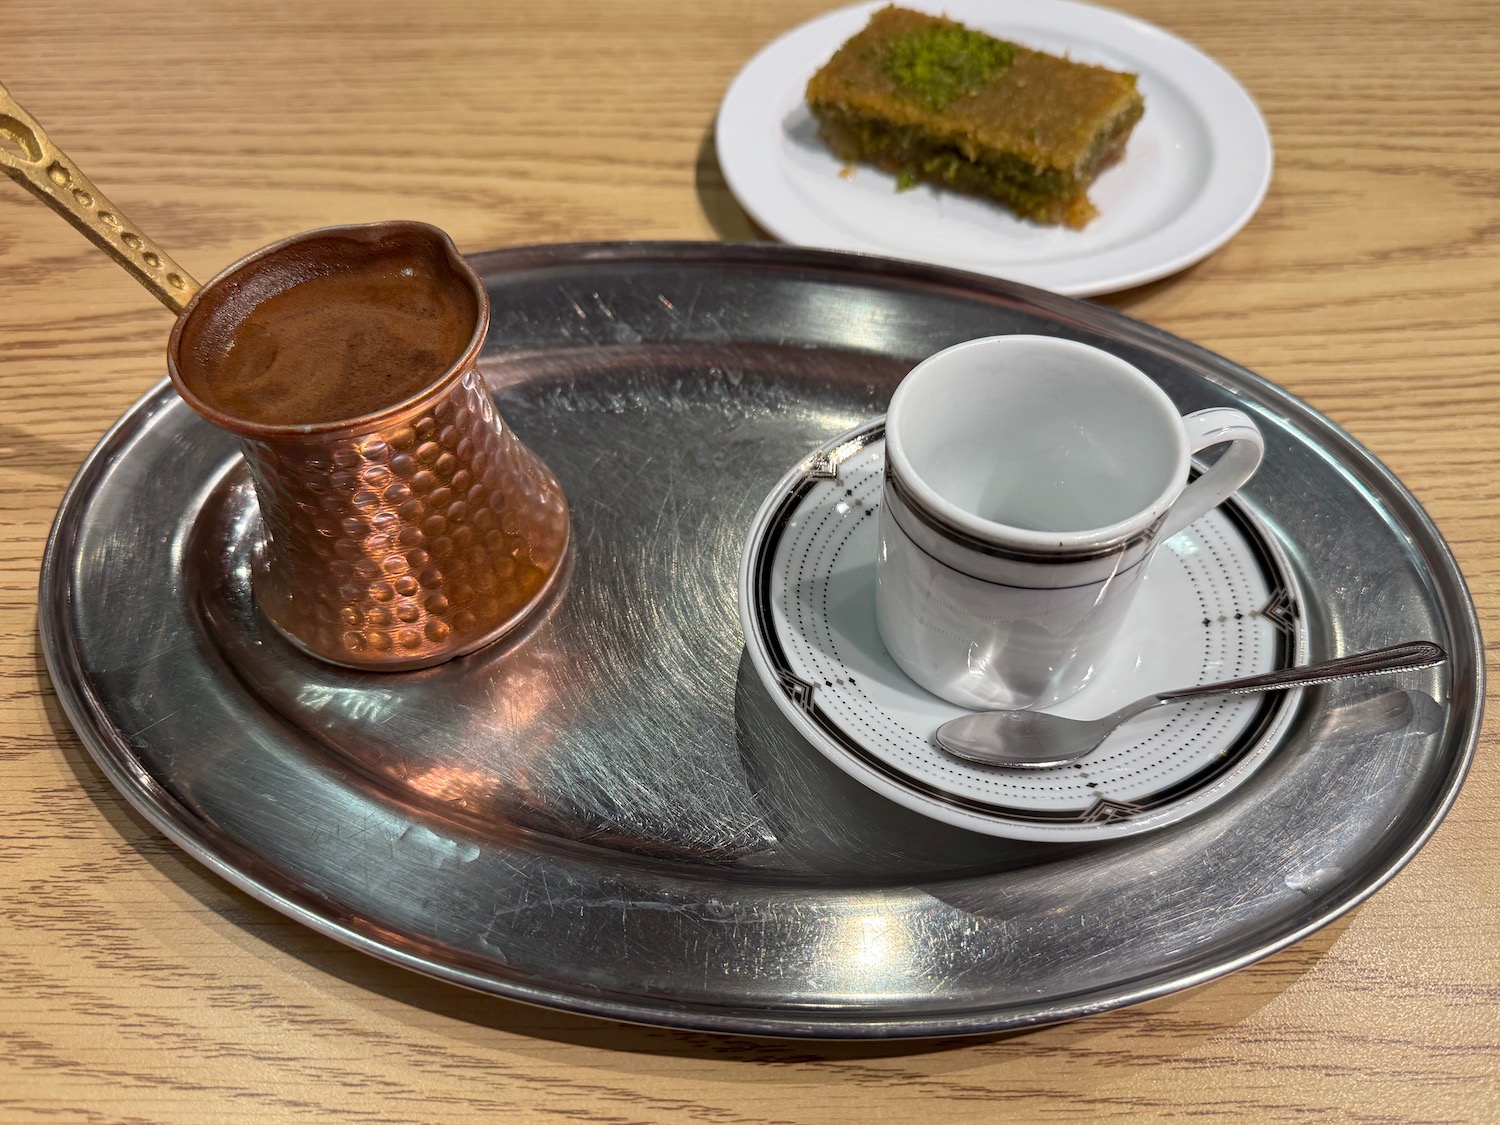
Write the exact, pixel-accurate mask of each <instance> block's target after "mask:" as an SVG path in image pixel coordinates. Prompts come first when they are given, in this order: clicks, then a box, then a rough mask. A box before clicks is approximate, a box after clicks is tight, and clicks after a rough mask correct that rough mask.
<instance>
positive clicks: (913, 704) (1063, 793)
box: [740, 419, 1307, 842]
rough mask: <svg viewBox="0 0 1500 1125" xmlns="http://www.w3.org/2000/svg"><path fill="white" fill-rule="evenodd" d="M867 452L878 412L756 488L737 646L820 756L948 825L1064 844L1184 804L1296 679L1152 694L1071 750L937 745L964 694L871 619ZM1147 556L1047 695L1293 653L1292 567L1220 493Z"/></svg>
mask: <svg viewBox="0 0 1500 1125" xmlns="http://www.w3.org/2000/svg"><path fill="white" fill-rule="evenodd" d="M884 467H885V440H884V420H883V419H882V420H880V421H877V422H873V423H868V424H866V425H864V426H862V427H860V428H859V429H857V430H854V431H851V433H849V434H847V435H844V436H843V437H840V438H838V439H835V440H834V441H832V442H830V443H828V444H827V445H825V446H823V447H822V448H821V450H819V451H818V453H815V454H814V455H813V456H812V457H810V458H809V459H807V460H806V461H804V462H802V463H801V464H800V465H798V466H797V467H796V468H795V469H793V470H792V471H791V472H790V473H788V474H787V476H786V477H784V478H783V479H782V480H781V482H780V483H779V484H778V485H777V486H776V488H775V489H774V490H773V491H772V493H771V495H770V496H769V497H767V499H766V502H765V503H764V504H763V505H762V507H761V509H760V512H759V514H758V515H757V516H756V520H755V523H754V525H753V528H752V530H751V534H750V538H749V540H748V542H747V544H746V548H745V556H744V561H743V564H742V566H741V571H740V617H741V621H742V623H743V625H744V629H745V638H746V647H747V649H748V651H749V653H750V658H751V662H752V663H753V664H754V666H755V669H756V671H757V672H758V673H759V675H760V677H761V679H762V681H763V682H764V683H765V685H766V687H767V690H768V691H769V692H770V693H771V696H772V698H774V699H775V700H776V702H777V705H778V706H779V707H780V708H781V710H782V711H783V713H785V714H786V715H787V717H788V718H790V719H791V721H792V722H793V723H794V724H795V725H796V727H797V728H798V730H800V731H801V732H802V734H803V735H804V736H806V737H807V738H808V740H809V741H811V743H812V744H813V746H815V747H816V748H817V749H818V750H820V751H821V752H822V753H823V754H825V755H826V756H827V757H828V758H829V759H830V760H831V761H833V762H834V764H835V765H837V766H839V767H840V768H841V769H843V770H845V771H846V772H848V773H849V774H851V775H852V776H853V777H855V778H857V779H858V780H859V781H861V782H863V783H864V784H866V785H868V786H869V787H870V788H872V789H874V790H875V791H876V792H879V793H882V794H884V795H885V796H887V797H889V798H890V799H892V800H894V801H898V802H899V803H901V804H903V805H905V806H907V807H908V808H911V809H914V810H916V811H917V812H920V813H925V814H927V815H928V816H931V817H934V818H936V819H938V820H941V821H945V822H947V823H949V824H954V825H957V826H959V827H961V828H968V829H971V830H973V831H976V832H983V833H986V834H988V835H992V836H1005V837H1010V838H1013V839H1021V840H1057V841H1068V842H1077V841H1084V840H1106V839H1113V838H1116V837H1120V836H1131V835H1134V834H1136V833H1138V832H1145V831H1149V830H1151V829H1154V828H1161V827H1163V826H1165V825H1168V824H1172V823H1174V822H1176V821H1178V820H1181V819H1182V818H1184V817H1186V816H1190V815H1192V814H1193V813H1195V812H1198V811H1200V810H1202V809H1204V808H1207V807H1208V806H1209V805H1211V804H1213V803H1214V802H1215V801H1217V800H1219V799H1220V798H1222V797H1224V796H1226V795H1227V794H1228V793H1230V792H1232V791H1233V790H1234V789H1235V788H1236V787H1237V786H1238V785H1239V784H1240V783H1241V782H1243V781H1244V780H1245V779H1246V778H1248V777H1249V776H1250V775H1251V774H1252V773H1254V771H1255V770H1256V769H1257V768H1258V767H1259V765H1260V764H1261V763H1262V762H1264V761H1265V759H1266V758H1267V756H1268V755H1270V753H1271V752H1272V751H1273V750H1274V749H1275V747H1276V745H1277V744H1278V741H1279V740H1280V738H1281V736H1282V734H1283V733H1284V731H1285V730H1286V728H1287V726H1288V724H1289V723H1290V722H1291V720H1292V717H1293V713H1294V711H1295V707H1296V702H1297V699H1298V698H1299V696H1300V693H1299V692H1289V693H1281V694H1274V695H1259V696H1238V697H1219V698H1215V699H1206V700H1200V701H1197V702H1194V703H1187V704H1179V705H1176V706H1168V707H1159V708H1156V709H1154V710H1152V711H1148V712H1146V713H1145V714H1143V715H1140V716H1137V717H1136V718H1135V719H1132V720H1130V722H1128V723H1127V724H1126V725H1124V726H1122V727H1121V728H1120V729H1119V730H1118V731H1116V732H1115V733H1114V734H1113V735H1111V736H1110V738H1109V739H1108V740H1107V741H1106V742H1105V744H1104V745H1103V746H1102V747H1100V749H1099V750H1097V751H1096V752H1095V753H1094V754H1093V755H1092V756H1091V757H1089V758H1088V759H1086V760H1085V761H1084V762H1083V763H1081V764H1079V765H1074V766H1059V767H1056V768H1053V769H1045V770H1015V769H998V768H992V767H985V766H975V765H970V764H969V763H966V762H962V761H959V760H958V759H956V758H953V757H951V756H950V755H948V754H946V753H944V752H943V751H942V750H941V749H939V747H938V746H937V744H936V742H935V741H934V740H933V732H934V731H936V729H937V727H938V726H939V724H941V723H943V722H945V721H947V720H948V719H951V718H953V717H955V716H957V715H961V714H964V713H965V712H964V711H963V709H962V708H959V707H956V706H954V705H953V704H951V703H947V702H945V701H943V700H941V699H939V698H938V697H937V696H935V695H930V694H929V693H928V692H926V691H925V690H923V689H922V688H920V687H918V686H917V685H916V684H915V683H913V682H912V681H911V680H910V679H908V678H907V677H906V675H905V674H904V673H903V672H902V671H901V670H900V669H899V668H898V667H897V666H896V663H895V661H894V660H892V659H891V657H890V655H889V654H888V653H887V652H886V651H885V646H884V645H883V644H882V643H881V640H880V634H879V631H878V630H877V628H876V625H875V549H876V542H877V535H876V521H875V519H874V515H875V513H876V512H877V511H878V510H879V507H880V496H881V477H882V474H883V471H884ZM834 474H836V475H834ZM1149 566H1150V569H1149V570H1148V571H1147V573H1146V578H1145V580H1144V582H1143V583H1142V585H1141V588H1140V590H1139V591H1138V594H1137V597H1136V600H1135V603H1134V604H1133V605H1132V606H1131V611H1130V616H1129V617H1128V618H1127V620H1126V624H1125V627H1124V631H1123V634H1122V636H1121V638H1120V639H1119V640H1118V641H1117V642H1116V645H1115V650H1114V654H1113V657H1112V659H1111V660H1110V661H1109V662H1107V664H1106V665H1105V667H1104V668H1103V669H1102V671H1101V672H1100V673H1099V674H1098V675H1097V676H1096V678H1095V679H1094V681H1093V682H1091V683H1090V684H1089V685H1088V686H1087V687H1085V688H1084V689H1083V690H1082V691H1080V692H1079V693H1078V694H1076V695H1074V696H1072V697H1071V698H1069V699H1067V700H1065V701H1064V702H1063V703H1061V704H1059V705H1058V706H1056V707H1054V708H1052V709H1051V710H1054V711H1056V712H1057V713H1059V714H1064V715H1074V716H1078V717H1093V716H1096V715H1103V714H1107V713H1109V712H1110V711H1113V710H1114V709H1115V708H1117V707H1119V706H1122V705H1123V704H1125V703H1128V702H1130V701H1131V700H1133V699H1139V698H1141V697H1142V696H1145V695H1148V694H1151V693H1152V692H1156V691H1162V690H1167V689H1170V688H1177V687H1186V686H1188V685H1190V684H1198V683H1207V682H1209V681H1211V680H1227V679H1231V678H1234V677H1237V676H1248V675H1254V674H1256V673H1260V672H1269V671H1272V670H1273V669H1277V668H1284V667H1288V666H1290V665H1292V664H1294V663H1303V662H1305V661H1306V656H1307V654H1306V631H1305V630H1304V629H1303V628H1302V615H1301V612H1300V607H1301V605H1302V595H1301V592H1300V590H1299V588H1298V586H1297V583H1296V581H1295V578H1294V577H1293V574H1292V571H1291V568H1290V567H1289V566H1288V565H1287V563H1286V560H1285V558H1284V557H1283V556H1282V554H1281V552H1280V550H1279V548H1278V547H1277V546H1276V543H1275V541H1274V540H1273V538H1272V537H1271V535H1270V534H1269V533H1268V532H1267V531H1266V530H1265V529H1264V528H1262V527H1261V526H1260V525H1259V523H1258V522H1257V521H1256V520H1255V519H1254V518H1253V517H1251V516H1250V515H1249V513H1248V512H1246V511H1245V510H1244V509H1243V507H1241V506H1240V505H1238V504H1237V503H1236V502H1234V501H1230V502H1229V503H1227V504H1224V505H1221V506H1220V507H1219V508H1218V509H1216V510H1214V511H1213V512H1210V513H1209V514H1208V515H1207V516H1204V517H1203V518H1202V519H1200V520H1199V521H1197V522H1196V523H1194V524H1193V525H1192V526H1190V527H1188V528H1187V529H1186V530H1184V531H1182V532H1180V533H1179V534H1177V535H1175V536H1173V537H1172V538H1171V539H1170V540H1168V541H1167V543H1166V544H1164V545H1163V546H1162V547H1161V548H1159V549H1158V550H1157V553H1156V556H1155V558H1154V559H1152V561H1151V563H1150V564H1149Z"/></svg>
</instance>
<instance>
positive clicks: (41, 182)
mask: <svg viewBox="0 0 1500 1125" xmlns="http://www.w3.org/2000/svg"><path fill="white" fill-rule="evenodd" d="M7 141H8V142H10V143H7ZM0 168H3V169H4V170H5V173H6V175H8V176H10V178H11V179H13V180H15V181H16V183H18V184H20V185H21V186H22V187H24V188H25V189H26V190H27V191H29V192H31V193H32V194H33V195H35V196H36V197H37V198H38V199H40V200H41V201H42V202H43V203H45V204H47V206H48V207H51V208H52V209H53V210H54V211H56V212H57V213H58V214H59V215H61V216H62V217H63V218H65V219H67V220H68V222H70V223H72V224H73V225H74V226H75V227H77V228H78V229H79V230H80V231H82V232H83V233H84V235H86V236H87V237H88V239H89V241H90V242H92V243H93V244H94V245H95V246H98V247H99V248H100V249H101V250H103V251H104V252H105V253H106V254H108V255H109V256H110V257H111V258H113V259H114V260H115V261H117V262H119V263H120V265H122V266H124V267H125V268H126V269H127V270H129V271H130V272H131V274H132V275H133V276H134V277H135V279H136V280H137V281H139V282H140V283H141V284H142V285H144V286H145V287H146V288H147V289H149V290H151V292H152V294H153V295H154V296H155V297H156V299H157V300H159V301H160V302H161V303H162V304H164V305H166V306H167V308H169V309H171V310H172V311H173V312H174V313H180V312H181V311H182V309H183V306H185V305H186V304H187V303H188V301H189V300H190V299H191V298H192V296H193V294H194V293H196V292H197V291H198V283H197V282H196V281H194V280H193V277H192V275H191V274H189V273H188V272H187V271H186V270H185V269H183V268H182V267H181V266H179V265H178V264H177V263H176V262H174V261H173V260H172V258H171V256H170V255H168V254H167V253H166V252H164V251H163V250H162V249H161V247H159V246H157V245H156V243H154V242H152V241H151V239H149V238H147V237H146V236H145V235H143V234H141V233H140V230H139V228H137V227H136V226H135V224H134V223H132V222H130V220H129V219H127V218H126V217H125V216H124V215H122V214H121V213H120V209H119V208H118V207H116V206H115V205H114V204H113V203H111V202H110V201H109V200H108V199H106V198H105V196H104V193H103V192H101V191H100V190H99V189H98V188H96V187H95V186H94V184H93V181H91V180H90V179H89V178H88V177H87V176H85V175H84V174H83V173H82V172H81V171H79V170H78V165H76V164H74V163H73V162H72V161H71V160H69V159H68V157H67V155H66V154H65V153H64V152H63V151H62V150H61V149H60V148H58V147H57V146H56V145H55V144H53V143H52V141H51V140H50V139H49V138H48V136H47V134H46V131H45V130H43V129H42V127H41V126H40V125H38V124H37V123H36V120H35V119H34V118H33V117H32V116H31V114H29V113H27V112H26V111H25V110H24V109H22V108H21V106H20V104H19V103H18V102H17V101H16V99H15V98H13V97H11V96H10V92H9V91H8V90H6V88H5V87H4V86H0Z"/></svg>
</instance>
